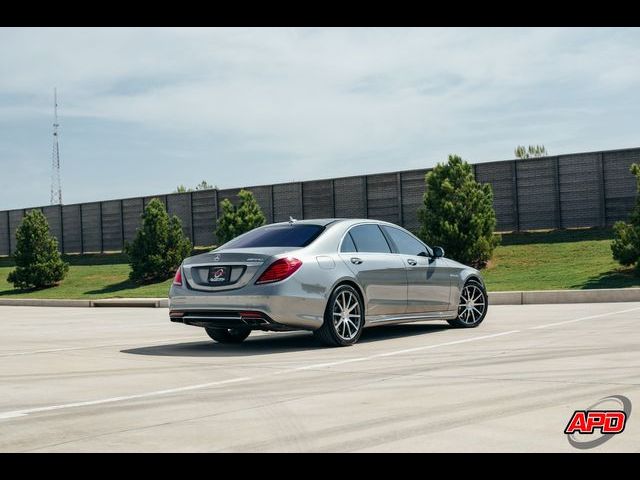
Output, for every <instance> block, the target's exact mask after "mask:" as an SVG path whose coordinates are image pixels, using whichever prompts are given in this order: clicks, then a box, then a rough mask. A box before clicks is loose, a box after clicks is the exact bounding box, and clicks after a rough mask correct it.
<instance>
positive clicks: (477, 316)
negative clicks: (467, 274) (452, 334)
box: [447, 280, 489, 328]
mask: <svg viewBox="0 0 640 480" xmlns="http://www.w3.org/2000/svg"><path fill="white" fill-rule="evenodd" d="M488 300H489V299H488V296H487V291H486V290H485V289H484V287H483V286H482V284H481V283H480V282H479V281H478V280H469V281H468V282H467V283H465V284H464V287H463V288H462V292H460V303H459V305H458V317H457V318H455V319H454V320H447V322H449V325H452V326H454V327H461V328H473V327H477V326H478V325H480V323H482V320H484V317H485V316H486V315H487V307H488V306H489V301H488Z"/></svg>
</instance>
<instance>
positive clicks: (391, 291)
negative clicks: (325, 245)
mask: <svg viewBox="0 0 640 480" xmlns="http://www.w3.org/2000/svg"><path fill="white" fill-rule="evenodd" d="M340 257H341V258H342V260H343V261H344V262H345V263H346V264H347V266H348V267H349V269H350V270H351V271H352V272H353V274H354V275H355V277H356V278H357V280H358V283H359V284H360V285H361V286H362V288H363V289H364V291H365V295H366V297H367V299H366V300H367V305H366V312H367V316H377V315H384V316H387V315H397V314H403V313H405V312H406V309H407V270H406V268H405V265H404V263H403V261H402V259H401V258H400V257H399V256H398V255H394V254H392V253H391V246H390V245H389V242H388V241H387V239H386V237H385V236H384V235H383V233H382V230H380V227H379V226H378V225H377V224H375V223H365V224H360V225H356V226H354V227H352V228H351V229H350V230H349V231H348V232H347V234H346V235H345V237H344V239H343V240H342V244H341V246H340Z"/></svg>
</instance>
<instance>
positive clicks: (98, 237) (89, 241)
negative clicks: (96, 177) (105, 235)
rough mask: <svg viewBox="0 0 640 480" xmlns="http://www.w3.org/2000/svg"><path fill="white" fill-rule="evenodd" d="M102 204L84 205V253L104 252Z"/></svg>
mask: <svg viewBox="0 0 640 480" xmlns="http://www.w3.org/2000/svg"><path fill="white" fill-rule="evenodd" d="M100 205H101V204H100V202H94V203H85V204H83V205H82V244H83V246H84V252H83V253H95V252H101V251H102V226H101V225H102V222H101V217H100V210H101V208H100Z"/></svg>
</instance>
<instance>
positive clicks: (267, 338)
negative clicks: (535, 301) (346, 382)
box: [121, 323, 451, 357]
mask: <svg viewBox="0 0 640 480" xmlns="http://www.w3.org/2000/svg"><path fill="white" fill-rule="evenodd" d="M450 328H451V327H450V326H449V325H447V324H440V323H438V324H436V323H411V324H405V325H388V326H384V327H375V328H367V329H365V330H364V332H362V336H361V337H360V340H359V342H358V344H362V343H370V342H380V344H381V345H380V347H381V348H382V347H383V342H384V340H391V339H395V338H403V337H412V336H417V335H428V334H430V333H436V332H441V331H443V330H448V329H450ZM202 333H203V337H204V338H205V340H204V341H202V342H181V343H171V344H165V345H153V346H150V347H139V348H130V349H126V350H121V352H122V353H128V354H132V355H150V356H160V357H246V356H250V355H273V354H277V353H289V352H299V351H304V350H318V349H324V348H328V347H325V346H324V345H322V344H321V343H320V342H319V341H318V340H316V338H315V337H314V336H313V335H312V334H311V333H310V332H286V333H269V334H267V335H259V336H258V335H256V336H249V338H248V339H247V340H245V341H244V342H243V343H240V344H221V343H216V342H214V341H213V340H209V339H208V338H207V335H206V333H205V332H204V331H203V332H202ZM357 346H358V345H356V346H355V347H353V348H357Z"/></svg>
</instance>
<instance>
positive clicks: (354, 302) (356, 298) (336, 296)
mask: <svg viewBox="0 0 640 480" xmlns="http://www.w3.org/2000/svg"><path fill="white" fill-rule="evenodd" d="M345 304H346V307H347V308H345ZM350 312H353V313H350ZM334 318H335V319H336V320H335V321H334ZM363 326H364V305H363V302H362V298H361V297H360V294H359V293H358V291H357V290H356V289H355V288H353V287H352V286H351V285H338V286H337V287H336V289H335V290H334V291H333V293H332V294H331V296H330V297H329V301H328V302H327V308H326V309H325V312H324V322H323V324H322V327H320V328H319V329H318V330H315V331H314V332H313V334H314V335H315V337H316V338H317V339H318V340H320V341H321V342H322V343H324V344H325V345H328V346H330V347H347V346H349V345H353V344H354V343H356V342H357V341H358V339H359V338H360V335H362V328H363Z"/></svg>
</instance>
